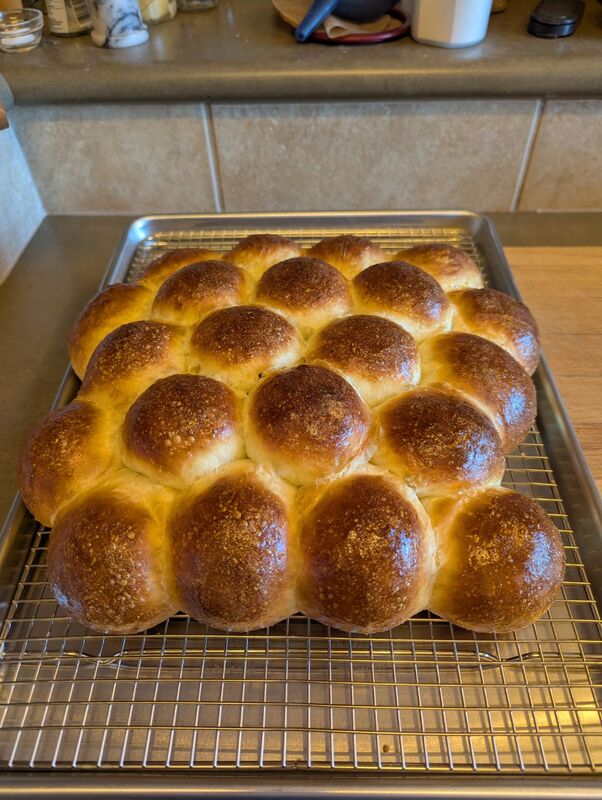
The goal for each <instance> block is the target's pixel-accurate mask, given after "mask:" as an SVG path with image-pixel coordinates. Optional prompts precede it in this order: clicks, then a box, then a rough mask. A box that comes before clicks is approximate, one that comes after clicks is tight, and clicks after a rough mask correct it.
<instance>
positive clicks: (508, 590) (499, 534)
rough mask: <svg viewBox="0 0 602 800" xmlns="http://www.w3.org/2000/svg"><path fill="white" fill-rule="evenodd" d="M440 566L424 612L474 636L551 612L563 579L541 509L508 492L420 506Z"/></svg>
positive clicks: (552, 531)
mask: <svg viewBox="0 0 602 800" xmlns="http://www.w3.org/2000/svg"><path fill="white" fill-rule="evenodd" d="M427 510H428V511H429V513H430V515H431V519H432V522H433V526H434V527H435V529H436V533H437V536H438V540H439V561H440V567H439V572H438V574H437V578H436V581H435V586H434V589H433V595H432V598H431V601H430V603H429V609H430V610H431V611H433V612H434V613H435V614H438V615H439V616H440V617H443V618H444V619H447V620H449V621H450V622H453V623H455V624H456V625H461V626H462V627H464V628H469V629H470V630H473V631H487V632H489V631H492V632H495V633H505V632H506V631H514V630H518V629H520V628H524V627H525V626H526V625H530V624H531V623H532V622H535V620H537V619H539V617H541V615H542V614H543V613H544V612H545V611H546V610H547V609H548V608H549V607H550V605H551V603H552V601H553V599H554V597H555V595H556V593H557V592H558V590H559V588H560V584H561V583H562V579H563V575H564V552H563V548H562V542H561V540H560V535H559V533H558V531H557V530H556V528H555V527H554V525H553V524H552V523H551V522H550V520H549V518H548V517H547V515H546V514H545V513H544V511H543V510H542V509H541V508H540V507H539V506H538V505H537V503H535V502H534V501H533V500H531V499H530V498H528V497H524V496H523V495H520V494H517V493H516V492H511V491H509V490H508V489H501V488H495V489H487V490H485V491H482V492H479V493H478V494H476V495H473V496H469V497H465V498H462V499H447V500H446V499H443V500H442V499H439V500H434V501H433V502H432V503H427Z"/></svg>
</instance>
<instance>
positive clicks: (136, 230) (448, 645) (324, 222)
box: [0, 212, 602, 797]
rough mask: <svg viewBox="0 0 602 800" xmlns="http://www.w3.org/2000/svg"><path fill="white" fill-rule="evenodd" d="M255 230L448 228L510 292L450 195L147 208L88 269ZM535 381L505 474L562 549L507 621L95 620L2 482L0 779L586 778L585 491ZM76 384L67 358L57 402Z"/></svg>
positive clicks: (205, 782) (598, 714) (589, 581)
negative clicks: (525, 614) (305, 207)
mask: <svg viewBox="0 0 602 800" xmlns="http://www.w3.org/2000/svg"><path fill="white" fill-rule="evenodd" d="M267 230H270V231H278V232H281V233H284V234H286V235H288V236H291V237H292V238H294V239H296V240H297V241H299V242H301V243H302V244H305V245H308V244H311V243H313V242H315V241H317V240H318V239H320V238H322V237H323V236H327V235H334V234H336V233H340V232H353V233H359V234H362V235H365V236H368V237H370V238H371V239H373V240H375V241H378V242H379V243H380V244H381V246H382V247H383V248H384V249H385V250H387V251H390V252H394V251H396V250H398V249H400V248H401V247H404V246H409V245H411V244H414V243H417V242H431V241H438V242H449V243H452V244H455V245H457V246H459V247H462V248H463V249H464V250H466V251H467V252H469V253H471V255H473V257H474V258H475V259H476V260H477V262H478V263H479V264H480V266H481V267H482V269H483V271H484V274H485V277H486V280H487V282H488V283H489V284H490V285H491V286H494V287H495V288H498V289H501V290H503V291H506V292H509V293H510V294H513V295H514V296H518V293H517V290H516V286H515V284H514V282H513V279H512V276H511V274H510V271H509V268H508V265H507V262H506V260H505V257H504V254H503V251H502V249H501V246H500V244H499V242H498V239H497V236H496V234H495V232H494V230H493V227H492V225H491V223H490V222H489V221H488V220H487V219H485V218H484V217H481V216H478V215H475V214H471V213H467V212H445V213H441V212H437V213H435V212H415V213H377V212H373V213H370V212H366V213H353V214H340V213H337V214H335V213H325V214H255V215H241V214H225V215H189V216H155V217H145V218H142V219H139V220H137V221H136V222H134V223H133V224H132V225H131V226H130V227H129V228H128V230H127V232H126V234H125V236H124V238H123V240H122V242H121V244H120V245H119V248H118V250H117V252H116V254H115V256H114V258H113V260H112V262H111V264H110V266H109V270H108V272H107V276H106V278H105V281H104V282H103V285H104V284H107V283H112V282H115V281H122V280H127V281H131V280H135V278H136V277H137V276H138V275H139V274H140V272H141V271H142V269H143V268H144V267H145V266H146V265H147V264H148V263H149V262H150V261H151V260H152V259H153V258H156V257H157V256H159V255H161V254H163V253H164V252H167V251H168V250H172V249H175V248H177V247H185V246H191V245H201V246H203V247H207V248H209V249H215V250H216V251H219V252H224V251H227V250H228V249H229V248H230V247H231V246H232V244H233V243H234V242H235V241H236V240H238V239H239V238H241V237H242V236H245V235H247V234H248V233H252V232H260V231H267ZM535 381H536V384H537V390H538V403H539V414H538V423H537V426H538V427H536V428H534V429H533V430H532V431H531V433H530V434H529V435H528V437H527V438H526V440H525V441H524V442H523V443H522V444H521V445H520V447H519V448H518V449H517V450H516V451H515V452H514V453H512V454H511V455H509V456H508V458H507V470H506V474H505V479H504V483H505V485H507V486H510V487H512V488H514V489H516V490H517V491H520V492H523V493H525V494H527V495H529V496H531V497H534V498H536V499H537V500H538V502H539V503H541V505H542V506H543V508H544V509H545V510H546V512H547V513H548V514H549V515H550V517H551V518H552V519H553V521H554V522H555V523H556V525H557V526H558V528H559V530H560V532H561V535H562V539H563V542H564V545H565V548H566V555H567V565H568V568H567V574H566V581H565V583H564V585H563V588H562V592H561V595H560V596H559V598H558V600H557V601H556V602H555V603H554V605H553V606H552V608H551V609H550V611H549V612H548V613H547V614H546V616H545V617H544V618H543V619H542V620H541V621H540V622H538V623H537V624H536V625H533V626H530V627H529V628H527V629H526V630H524V631H520V632H519V633H516V634H508V635H498V636H496V635H491V634H474V633H470V632H468V631H463V630H461V629H459V628H454V627H453V626H451V625H449V624H448V623H445V622H443V621H441V620H439V619H438V618H436V617H434V616H432V615H430V614H428V613H423V614H420V615H419V616H417V617H415V618H414V619H412V620H410V621H409V622H407V623H406V624H405V625H402V626H400V627H399V628H397V629H395V630H393V631H390V632H387V633H384V634H378V635H375V636H369V637H368V636H359V635H350V634H342V633H341V632H340V631H335V630H330V629H328V628H326V627H324V626H322V625H320V624H318V623H315V622H312V621H310V620H307V619H306V618H305V617H303V616H301V615H297V616H294V617H292V618H291V619H289V620H287V621H286V622H283V623H280V624H278V625H275V626H273V627H272V628H269V629H267V630H263V631H255V632H252V633H250V634H248V635H243V634H232V635H225V634H223V633H222V632H219V631H213V630H210V629H208V628H205V627H204V626H201V625H199V624H198V623H196V622H194V621H192V620H190V619H189V618H188V617H187V616H186V615H183V614H178V615H176V616H174V617H172V618H171V619H170V620H168V621H166V622H165V623H163V624H161V625H159V626H157V627H156V628H154V629H152V630H150V631H147V632H145V633H144V634H139V635H136V636H128V637H115V636H101V635H99V634H97V633H94V632H92V631H89V630H87V629H85V628H83V627H82V626H80V625H77V624H76V623H74V622H72V621H70V620H69V619H68V618H67V617H65V616H64V615H63V614H62V613H61V611H60V610H59V609H58V608H57V606H56V603H55V602H54V600H53V598H52V595H51V593H50V592H49V590H48V587H47V585H46V573H45V554H46V547H47V543H48V535H49V534H48V531H47V530H45V529H43V528H41V527H40V526H38V525H36V523H35V522H34V521H33V520H32V519H31V517H30V516H29V514H28V513H27V512H26V511H25V509H24V508H23V506H22V504H21V502H20V500H19V499H18V498H17V500H16V501H15V504H14V505H13V508H12V510H11V513H10V514H9V517H8V519H7V520H6V523H5V525H4V528H3V530H2V537H1V539H0V578H1V582H0V592H1V594H0V600H2V602H3V605H2V610H3V617H4V623H3V627H2V631H1V634H0V647H1V650H0V678H1V685H0V703H1V705H0V793H4V794H7V795H11V796H12V795H14V794H16V792H17V791H19V792H20V793H21V794H29V795H32V796H33V795H36V794H46V795H47V794H50V793H54V794H56V795H57V796H63V795H64V794H66V793H67V792H69V793H74V794H82V795H84V794H91V795H94V796H106V797H115V796H147V795H148V796H150V795H154V794H162V795H167V796H172V795H175V794H177V795H178V796H180V795H182V796H192V795H193V794H194V795H198V794H204V795H215V796H217V795H218V794H221V795H223V794H226V795H232V794H235V793H237V792H244V793H245V794H247V795H252V796H266V795H276V794H287V795H295V796H298V797H301V796H310V795H311V796H326V795H332V794H343V795H345V796H346V795H350V794H361V795H366V796H373V797H380V796H383V797H384V796H388V795H391V794H396V795H402V794H410V795H412V796H420V797H430V796H432V797H435V796H437V797H442V796H452V795H453V796H459V795H462V796H464V795H465V796H480V797H481V796H487V797H510V796H511V797H519V796H531V795H533V794H534V793H536V792H537V793H543V794H544V795H545V796H546V797H551V796H563V797H564V796H566V797H569V796H571V797H573V796H580V797H581V796H582V797H600V793H601V792H602V782H601V780H600V776H601V775H602V621H601V616H600V609H601V608H602V509H601V504H600V496H599V494H598V492H597V490H596V488H595V485H594V483H593V481H592V479H591V477H590V475H589V472H588V469H587V466H586V464H585V462H584V460H583V457H582V454H581V451H580V449H579V446H578V444H577V442H576V439H575V436H574V433H573V431H572V428H571V426H570V423H569V422H568V419H567V416H566V412H565V410H564V408H563V406H562V403H561V402H560V399H559V397H558V393H557V391H556V388H555V386H554V383H553V380H552V378H551V375H550V373H549V370H548V368H547V365H546V363H545V360H544V361H543V362H542V364H541V366H540V367H539V369H538V371H537V373H536V375H535ZM76 391H77V381H76V379H75V377H74V376H73V374H72V373H71V372H70V371H69V372H68V373H67V374H66V376H65V379H64V381H63V385H62V387H61V389H60V391H59V394H58V397H57V400H56V403H55V405H61V404H64V403H66V402H68V401H69V400H70V399H71V398H72V396H73V395H74V393H75V392H76ZM494 778H495V780H493V779H494ZM542 781H544V782H543V783H542Z"/></svg>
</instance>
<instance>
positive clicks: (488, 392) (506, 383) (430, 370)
mask: <svg viewBox="0 0 602 800" xmlns="http://www.w3.org/2000/svg"><path fill="white" fill-rule="evenodd" d="M420 361H421V365H422V383H423V384H429V383H449V384H451V385H452V386H455V387H456V388H457V389H459V390H460V391H461V392H464V393H465V394H466V395H468V397H469V398H470V400H471V401H473V402H475V403H476V404H477V405H478V406H479V407H480V408H481V409H482V410H483V411H484V412H485V413H486V414H487V415H488V416H489V418H490V419H491V420H492V422H493V424H494V425H495V427H496V428H497V431H498V433H499V435H500V438H501V440H502V446H503V448H504V451H505V452H508V451H509V450H512V449H514V448H515V447H516V446H517V444H519V442H522V440H523V439H524V438H525V436H526V435H527V433H528V431H529V429H530V427H531V425H533V422H534V421H535V415H536V413H537V401H536V396H535V387H534V386H533V381H532V380H531V378H530V377H529V376H528V375H527V373H526V372H525V371H524V369H523V368H522V367H521V366H520V364H519V363H518V362H516V361H515V360H514V359H513V358H512V356H510V355H509V354H508V353H507V352H506V351H505V350H503V349H502V348H501V347H498V345H497V344H494V343H493V342H490V341H488V340H487V339H482V338H481V337H480V336H473V335H472V334H470V333H444V334H441V335H439V336H433V337H432V338H430V339H428V340H427V341H425V342H424V343H423V344H422V345H421V347H420Z"/></svg>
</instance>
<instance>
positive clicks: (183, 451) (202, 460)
mask: <svg viewBox="0 0 602 800" xmlns="http://www.w3.org/2000/svg"><path fill="white" fill-rule="evenodd" d="M123 447H124V451H123V460H124V462H125V464H126V466H128V467H130V468H131V469H134V470H138V471H140V472H143V473H144V474H145V475H148V476H149V477H150V478H154V479H155V480H160V481H163V482H164V483H167V484H168V485H170V486H175V487H176V488H179V487H182V488H183V487H184V486H186V485H187V484H190V483H191V482H192V481H194V480H197V479H198V478H200V477H201V476H202V475H204V474H206V473H207V472H210V471H213V470H214V469H216V468H218V467H221V466H222V465H223V464H224V463H227V462H228V461H232V460H233V459H235V458H240V456H241V455H242V452H243V443H242V436H241V433H240V428H239V413H238V408H237V399H236V397H235V395H234V392H233V391H232V390H231V389H229V388H228V387H227V386H225V385H224V384H223V383H220V382H219V381H216V380H213V378H206V377H203V376H200V375H171V376H170V377H168V378H163V379H162V380H159V381H156V382H155V383H153V384H152V385H151V386H149V388H148V389H147V390H146V391H145V392H143V393H142V394H141V395H140V397H138V399H137V400H136V402H135V403H134V404H133V405H132V406H131V407H130V409H129V411H128V412H127V414H126V417H125V422H124V425H123Z"/></svg>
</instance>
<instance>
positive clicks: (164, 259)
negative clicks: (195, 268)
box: [138, 247, 220, 292]
mask: <svg viewBox="0 0 602 800" xmlns="http://www.w3.org/2000/svg"><path fill="white" fill-rule="evenodd" d="M219 257H220V254H219V253H216V252H215V251H214V250H207V249H206V248H204V247H182V248H180V249H179V250H172V251H171V252H170V253H166V254H165V255H164V256H161V257H160V258H157V259H155V260H154V261H153V262H152V264H150V266H148V267H147V269H146V271H145V272H144V274H143V275H142V277H141V278H140V280H139V281H138V283H139V284H141V285H142V286H146V287H147V288H148V289H151V290H152V291H153V292H156V291H157V289H158V288H159V287H160V286H161V284H162V283H163V282H164V281H166V280H167V278H169V277H170V275H173V274H174V272H177V271H178V270H180V269H182V267H186V266H188V265H189V264H195V263H197V262H198V261H208V260H211V259H216V258H219Z"/></svg>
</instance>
